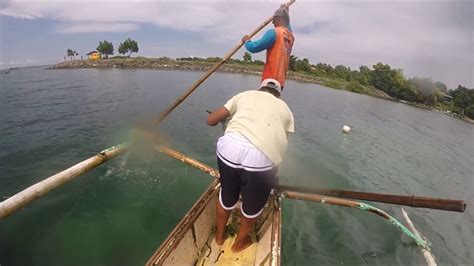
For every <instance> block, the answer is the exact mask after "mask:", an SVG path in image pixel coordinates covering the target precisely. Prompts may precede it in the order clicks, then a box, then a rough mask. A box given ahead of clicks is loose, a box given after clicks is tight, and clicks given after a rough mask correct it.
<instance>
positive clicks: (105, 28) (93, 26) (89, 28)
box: [57, 23, 139, 33]
mask: <svg viewBox="0 0 474 266" xmlns="http://www.w3.org/2000/svg"><path fill="white" fill-rule="evenodd" d="M138 28H139V25H138V24H134V23H74V24H69V25H67V24H63V25H61V26H59V27H58V29H57V31H58V32H60V33H86V32H128V31H134V30H137V29H138Z"/></svg>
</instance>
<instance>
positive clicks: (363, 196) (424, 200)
mask: <svg viewBox="0 0 474 266" xmlns="http://www.w3.org/2000/svg"><path fill="white" fill-rule="evenodd" d="M156 150H157V151H159V152H162V153H164V154H166V155H168V156H171V157H173V158H175V159H178V160H180V161H182V162H184V163H186V164H189V165H191V166H193V167H196V168H198V169H200V170H201V171H204V172H206V173H208V174H210V175H211V176H213V177H219V171H218V170H216V169H214V168H212V167H211V166H209V165H206V164H204V163H202V162H199V161H197V160H195V159H192V158H190V157H188V156H186V155H184V154H183V153H181V152H179V151H176V150H174V149H172V148H169V147H163V146H158V147H157V148H156ZM274 189H275V190H276V191H277V193H280V194H281V193H283V192H292V193H305V194H316V195H324V196H333V197H339V198H347V199H359V200H367V201H374V202H381V203H389V204H397V205H406V206H410V207H415V208H429V209H437V210H444V211H455V212H464V210H465V209H466V203H465V202H464V201H462V200H450V199H438V198H428V197H418V196H402V195H390V194H378V193H369V192H358V191H348V190H332V189H321V188H301V187H293V186H282V185H277V186H275V187H274Z"/></svg>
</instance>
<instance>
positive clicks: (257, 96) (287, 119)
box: [224, 90, 295, 165]
mask: <svg viewBox="0 0 474 266" xmlns="http://www.w3.org/2000/svg"><path fill="white" fill-rule="evenodd" d="M224 107H225V108H226V109H227V110H228V111H229V113H230V115H231V119H230V121H229V123H228V124H227V129H226V131H225V132H226V133H229V132H237V133H239V134H241V135H242V136H244V137H245V138H246V139H248V140H249V141H250V142H251V143H252V144H253V145H255V147H257V148H258V149H259V150H260V151H261V152H262V153H264V154H265V155H266V156H267V157H268V158H269V159H270V160H271V161H272V162H273V163H274V164H275V165H280V164H281V162H282V158H283V155H284V153H285V151H286V148H287V146H288V139H287V132H295V122H294V118H293V113H292V112H291V110H290V108H289V107H288V105H286V103H285V102H284V101H283V100H281V99H279V98H277V97H275V96H273V95H272V94H270V93H268V92H265V91H257V90H252V91H246V92H242V93H239V94H237V95H235V96H234V97H232V98H231V99H230V100H229V101H228V102H227V103H226V104H225V105H224Z"/></svg>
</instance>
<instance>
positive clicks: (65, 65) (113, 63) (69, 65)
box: [47, 57, 398, 102]
mask: <svg viewBox="0 0 474 266" xmlns="http://www.w3.org/2000/svg"><path fill="white" fill-rule="evenodd" d="M216 62H218V61H217V60H216V61H207V60H205V59H202V60H175V59H171V58H166V57H161V58H143V57H136V58H110V59H101V60H96V61H92V60H88V59H84V60H72V61H64V62H61V63H58V64H56V65H54V66H51V67H49V68H47V69H79V68H124V69H127V68H128V69H160V70H191V71H207V70H209V69H210V68H211V67H212V66H213V65H214V64H215V63H216ZM262 70H263V65H257V64H252V63H249V64H245V63H234V62H227V63H225V64H224V65H222V66H221V67H220V68H219V69H218V70H217V72H225V73H235V74H243V75H254V76H259V75H261V74H262ZM287 79H288V80H294V81H298V82H304V83H314V84H318V85H323V86H325V87H329V88H333V89H338V90H347V91H351V90H350V89H348V88H347V85H348V84H349V82H347V81H345V80H336V79H329V78H324V77H316V76H312V75H309V74H304V73H299V72H294V71H288V74H287ZM364 89H366V90H367V93H359V94H366V95H369V96H373V97H377V98H381V99H385V100H390V101H395V102H398V100H396V99H394V98H392V97H390V96H389V95H388V94H386V93H385V92H383V91H381V90H377V89H375V88H369V87H366V88H364ZM352 92H355V91H352ZM356 93H358V92H356Z"/></svg>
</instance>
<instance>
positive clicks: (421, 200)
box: [277, 185, 466, 212]
mask: <svg viewBox="0 0 474 266" xmlns="http://www.w3.org/2000/svg"><path fill="white" fill-rule="evenodd" d="M277 189H278V190H280V191H285V190H291V191H294V192H301V193H314V194H321V195H326V196H333V197H339V198H346V199H358V200H367V201H375V202H381V203H389V204H397V205H405V206H410V207H415V208H429V209H437V210H444V211H453V212H464V211H465V210H466V202H464V201H463V200H452V199H439V198H430V197H419V196H413V195H411V196H403V195H391V194H380V193H370V192H359V191H349V190H337V189H322V188H307V187H293V186H282V185H279V186H278V188H277Z"/></svg>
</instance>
